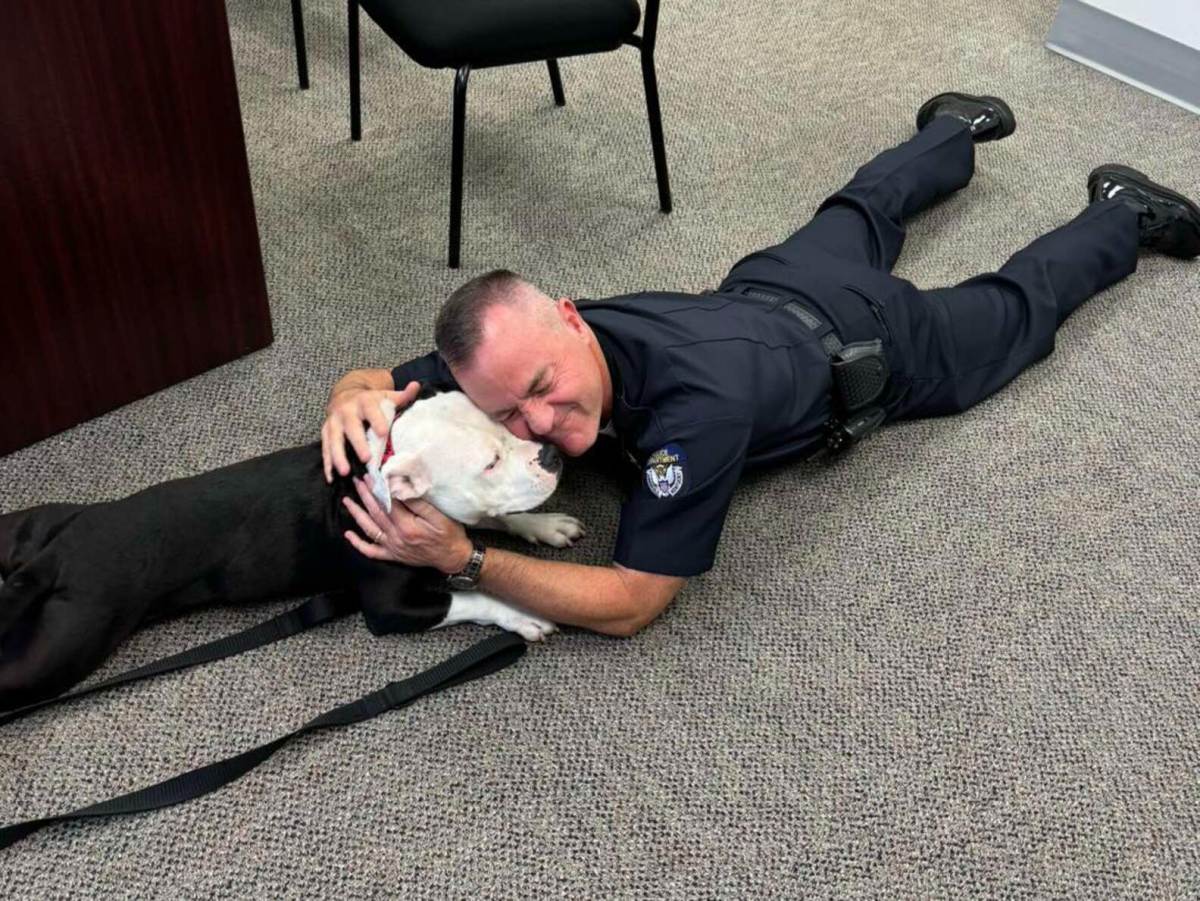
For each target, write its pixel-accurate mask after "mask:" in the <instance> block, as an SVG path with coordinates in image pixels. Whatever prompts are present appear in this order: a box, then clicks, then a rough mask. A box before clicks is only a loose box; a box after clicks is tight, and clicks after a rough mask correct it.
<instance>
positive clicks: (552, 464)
mask: <svg viewBox="0 0 1200 901" xmlns="http://www.w3.org/2000/svg"><path fill="white" fill-rule="evenodd" d="M537 459H538V465H539V466H541V467H542V469H544V470H546V472H549V473H557V472H558V471H559V470H560V469H562V467H563V461H562V454H560V453H559V452H558V448H557V447H555V446H554V445H553V444H543V445H542V449H541V450H540V451H538V457H537Z"/></svg>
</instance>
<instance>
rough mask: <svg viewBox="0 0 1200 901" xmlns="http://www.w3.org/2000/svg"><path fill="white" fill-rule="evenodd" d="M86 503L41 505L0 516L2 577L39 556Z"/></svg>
mask: <svg viewBox="0 0 1200 901" xmlns="http://www.w3.org/2000/svg"><path fill="white" fill-rule="evenodd" d="M87 506H88V505H87V504H42V505H41V506H38V507H32V508H30V509H28V510H18V511H17V512H15V513H8V514H5V515H4V516H0V579H7V578H8V576H9V575H10V574H11V573H13V572H15V571H16V570H18V569H20V568H21V567H22V566H24V565H25V564H26V563H27V562H28V561H29V560H31V559H33V558H34V557H35V556H37V554H38V553H40V552H41V550H42V548H44V547H45V546H46V545H47V544H49V543H50V542H51V541H52V540H54V536H55V535H57V534H58V533H59V532H60V531H61V530H62V528H63V527H64V526H66V525H67V524H68V523H69V522H70V521H71V520H72V519H74V518H75V517H76V516H77V515H79V513H80V511H82V510H83V509H84V508H85V507H87Z"/></svg>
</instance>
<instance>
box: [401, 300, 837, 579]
mask: <svg viewBox="0 0 1200 901" xmlns="http://www.w3.org/2000/svg"><path fill="white" fill-rule="evenodd" d="M577 306H578V308H579V312H580V314H581V315H582V316H583V318H584V320H585V321H586V322H587V324H588V325H589V326H590V327H591V328H592V331H593V332H594V333H595V335H596V339H597V340H598V341H599V343H600V347H601V349H602V350H603V352H604V357H605V359H606V360H607V361H608V368H609V372H610V373H611V375H612V381H613V408H612V418H611V420H610V423H609V424H611V426H612V427H613V429H614V430H615V431H616V435H617V438H618V440H619V441H620V442H621V445H622V447H623V449H624V450H625V451H626V452H627V453H628V454H629V455H630V456H632V457H633V459H634V460H635V462H636V463H637V464H638V467H639V474H638V482H637V484H636V485H635V486H633V488H632V490H631V491H630V493H629V497H628V499H627V500H626V502H625V505H624V506H623V507H622V509H621V520H620V526H619V527H618V530H617V540H616V547H615V549H614V551H613V559H614V561H616V562H617V563H620V564H621V565H622V566H626V567H629V568H630V569H636V570H640V571H642V572H651V573H661V574H663V575H673V576H693V575H697V574H699V573H702V572H704V571H706V570H708V569H710V568H711V567H712V564H713V559H714V557H715V556H716V549H717V542H718V540H719V539H720V536H721V529H722V526H723V525H724V522H725V514H726V512H727V511H728V509H729V502H730V499H731V498H732V496H733V490H734V486H735V485H736V484H737V481H738V478H739V477H740V476H741V474H742V471H743V470H744V469H745V467H746V466H758V465H762V464H766V463H772V462H775V461H778V460H783V459H788V458H792V457H797V456H803V455H806V454H809V453H811V452H813V451H815V450H816V449H817V448H818V447H819V446H820V445H821V444H822V442H823V438H824V427H825V423H826V422H827V421H828V419H829V415H830V383H831V375H830V368H829V358H828V356H827V355H826V353H825V351H824V350H823V349H822V347H821V345H820V343H819V342H818V341H817V339H816V338H814V337H813V332H812V331H811V330H810V328H809V327H808V326H806V325H805V324H804V323H803V322H802V321H801V320H800V319H798V318H797V317H796V316H794V315H792V314H790V313H789V312H787V311H786V310H784V309H782V308H779V309H775V308H773V307H772V305H771V304H769V303H766V302H763V301H759V300H754V299H751V298H749V297H741V296H735V295H731V294H701V295H694V294H667V293H645V294H629V295H624V296H621V297H612V298H608V299H606V300H586V301H580V302H579V303H578V304H577ZM392 378H393V379H394V380H395V383H396V387H397V389H402V388H403V387H404V386H405V385H406V384H408V383H409V382H410V381H413V380H416V381H419V382H422V383H424V384H426V385H429V386H430V387H434V388H440V389H443V390H447V389H454V388H457V387H458V386H457V384H456V383H455V382H454V379H453V376H451V374H450V371H449V369H448V368H447V367H446V365H445V364H444V363H443V362H442V360H441V357H440V356H438V354H437V353H436V352H435V353H432V354H429V355H427V356H425V357H420V358H418V359H416V360H411V361H409V362H408V363H404V364H402V365H400V366H397V367H396V368H395V369H394V370H393V371H392Z"/></svg>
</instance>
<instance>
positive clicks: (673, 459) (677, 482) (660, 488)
mask: <svg viewBox="0 0 1200 901" xmlns="http://www.w3.org/2000/svg"><path fill="white" fill-rule="evenodd" d="M686 464H687V454H685V453H684V452H683V448H681V447H680V446H679V445H678V444H668V445H666V447H660V448H659V449H658V450H656V451H655V452H654V453H652V454H651V455H650V456H649V458H648V459H647V460H646V485H647V487H649V489H650V493H651V494H653V495H654V496H655V497H673V496H674V495H676V494H678V493H679V492H680V490H681V489H682V488H683V481H684V477H685V474H686V473H685V470H686V468H687V466H686Z"/></svg>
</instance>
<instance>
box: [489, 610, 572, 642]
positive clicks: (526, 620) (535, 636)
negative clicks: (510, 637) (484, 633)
mask: <svg viewBox="0 0 1200 901" xmlns="http://www.w3.org/2000/svg"><path fill="white" fill-rule="evenodd" d="M499 625H500V626H501V628H504V629H507V630H508V631H510V632H516V633H517V634H518V635H520V636H521V637H522V638H524V639H525V640H526V641H541V640H542V639H544V638H546V637H547V636H549V635H553V634H554V633H555V632H557V631H558V626H556V625H555V624H554V623H552V622H550V620H548V619H542V618H541V617H538V616H533V615H532V614H530V613H522V612H520V611H516V610H514V611H513V614H512V616H511V617H506V620H505V621H504V622H501V623H499Z"/></svg>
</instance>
